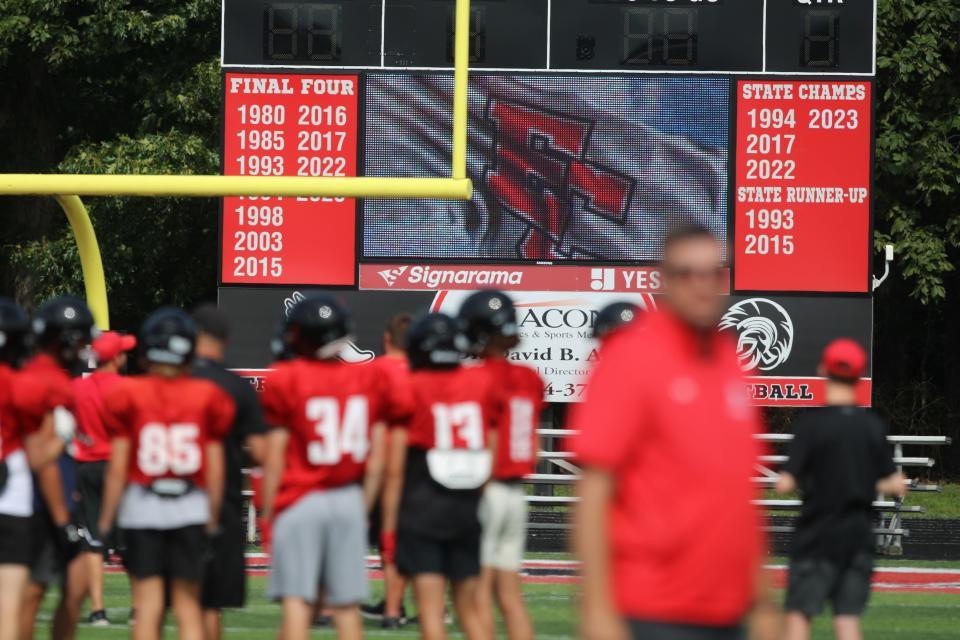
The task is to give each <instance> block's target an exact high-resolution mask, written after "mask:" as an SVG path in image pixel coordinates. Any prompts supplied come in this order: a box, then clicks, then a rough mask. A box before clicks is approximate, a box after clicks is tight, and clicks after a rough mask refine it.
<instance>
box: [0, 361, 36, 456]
mask: <svg viewBox="0 0 960 640" xmlns="http://www.w3.org/2000/svg"><path fill="white" fill-rule="evenodd" d="M16 378H17V372H16V371H14V370H13V369H12V368H11V367H10V366H8V365H7V364H3V363H0V460H4V459H6V457H7V456H8V455H10V454H11V453H13V452H14V451H19V450H20V449H22V448H23V438H24V436H26V434H25V433H23V431H22V429H21V427H20V423H19V421H18V420H17V416H16V411H15V410H14V405H13V397H14V390H13V389H14V384H15V380H16ZM35 426H39V425H35Z"/></svg>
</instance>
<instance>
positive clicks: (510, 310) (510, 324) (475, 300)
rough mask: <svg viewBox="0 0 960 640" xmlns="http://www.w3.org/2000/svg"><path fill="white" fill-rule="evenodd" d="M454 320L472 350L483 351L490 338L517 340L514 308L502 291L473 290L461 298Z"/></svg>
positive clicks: (518, 330) (517, 331)
mask: <svg viewBox="0 0 960 640" xmlns="http://www.w3.org/2000/svg"><path fill="white" fill-rule="evenodd" d="M457 320H458V321H459V323H460V328H461V330H462V331H463V334H464V335H465V336H466V338H467V341H468V342H469V343H470V349H471V350H472V351H473V352H474V353H479V352H480V351H483V349H484V348H485V347H486V346H487V344H488V343H489V342H490V339H491V338H494V337H503V338H511V339H515V340H517V339H519V333H520V327H519V326H518V325H517V309H516V307H514V306H513V300H511V299H510V297H509V296H508V295H507V294H505V293H503V292H502V291H495V290H493V289H490V290H487V291H478V292H476V293H474V294H473V295H471V296H470V297H468V298H467V299H466V300H464V301H463V304H462V305H461V306H460V312H459V313H458V314H457Z"/></svg>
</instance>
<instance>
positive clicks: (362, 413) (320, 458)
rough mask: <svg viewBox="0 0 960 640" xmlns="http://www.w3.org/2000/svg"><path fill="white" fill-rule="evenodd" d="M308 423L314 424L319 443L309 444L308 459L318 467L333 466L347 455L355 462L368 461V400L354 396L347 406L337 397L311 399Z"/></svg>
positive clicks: (308, 408) (349, 399)
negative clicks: (341, 409) (341, 405)
mask: <svg viewBox="0 0 960 640" xmlns="http://www.w3.org/2000/svg"><path fill="white" fill-rule="evenodd" d="M306 410H307V420H309V421H310V422H312V423H313V424H314V433H315V434H316V436H317V437H318V438H319V440H312V441H310V442H309V443H308V444H307V460H308V461H309V462H310V464H315V465H333V464H337V463H339V462H340V461H341V460H342V459H343V458H344V456H350V457H351V458H352V460H353V461H354V462H363V461H364V460H366V459H367V453H368V452H369V450H370V440H369V424H370V423H369V416H368V414H369V411H368V409H367V399H366V398H365V397H363V396H350V397H349V398H347V399H346V401H345V402H344V403H343V415H341V414H340V401H339V400H337V399H336V398H311V399H310V400H307V406H306Z"/></svg>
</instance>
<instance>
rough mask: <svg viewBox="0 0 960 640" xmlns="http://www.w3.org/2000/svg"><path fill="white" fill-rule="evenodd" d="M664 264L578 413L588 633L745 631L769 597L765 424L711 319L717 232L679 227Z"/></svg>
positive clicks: (717, 309)
mask: <svg viewBox="0 0 960 640" xmlns="http://www.w3.org/2000/svg"><path fill="white" fill-rule="evenodd" d="M661 269H662V274H663V283H664V287H663V289H664V295H663V302H662V304H661V307H662V309H661V310H660V311H655V312H649V313H647V314H644V315H643V316H642V317H641V318H640V319H638V320H637V321H636V322H635V323H634V324H633V325H631V326H630V327H627V328H624V329H622V330H621V331H619V332H618V333H617V335H614V336H612V337H611V338H610V340H609V341H608V342H607V343H606V344H605V345H604V353H603V358H601V359H600V361H599V363H598V365H597V368H596V370H595V371H594V372H593V375H592V377H591V378H590V382H589V387H588V393H587V400H586V402H585V403H584V404H583V405H582V406H580V407H579V410H578V411H577V412H576V415H575V418H574V426H575V428H577V429H579V430H580V435H579V437H578V438H577V440H576V444H575V452H576V455H577V458H578V460H579V462H580V464H581V465H582V466H583V477H582V480H581V481H580V485H579V494H580V496H581V501H580V504H579V506H578V507H577V511H576V516H575V546H576V550H577V554H578V555H579V557H580V560H581V561H582V563H583V567H582V571H583V620H582V622H583V637H585V638H591V639H592V638H597V639H599V638H603V639H605V640H606V639H609V638H616V639H618V640H619V639H625V638H629V637H633V638H644V639H654V640H679V639H683V640H697V639H699V638H704V639H707V638H709V639H712V640H726V639H730V640H735V639H736V640H739V639H741V638H744V637H745V631H744V627H743V625H744V622H745V620H746V618H747V616H748V614H749V613H750V612H751V610H752V609H753V608H754V607H755V606H756V605H757V604H758V602H759V601H760V600H761V599H763V598H765V596H764V594H763V593H761V590H760V589H758V584H759V578H760V575H761V561H762V558H763V552H764V540H763V536H762V534H761V529H760V524H761V523H760V512H759V510H758V509H757V507H755V506H754V505H753V504H752V503H751V500H752V499H753V498H754V497H756V496H755V490H754V487H753V485H752V481H751V476H752V475H753V468H754V465H755V463H756V461H757V456H758V454H759V452H760V449H759V447H758V445H757V444H756V442H755V439H754V438H753V435H754V434H755V433H758V432H759V431H760V430H761V423H760V419H759V416H758V413H757V411H756V410H755V409H754V408H753V407H752V406H751V404H750V401H749V399H748V395H747V389H746V386H745V384H744V379H743V375H742V373H741V371H740V367H739V364H738V360H737V356H736V349H735V345H734V344H733V343H732V342H731V341H729V340H728V339H727V338H725V337H723V336H721V335H720V334H719V333H718V332H717V330H716V325H717V320H718V319H719V317H720V314H721V310H722V308H723V295H722V294H723V292H724V280H725V278H726V277H727V276H726V271H725V270H724V268H723V263H722V254H721V246H720V244H719V242H718V241H717V240H716V239H715V238H714V236H713V235H712V234H711V233H710V232H709V231H708V230H707V229H704V228H702V227H699V226H683V227H679V228H678V229H677V230H675V231H674V232H673V233H671V234H670V236H669V237H668V238H667V240H666V242H665V244H664V258H663V263H662V265H661Z"/></svg>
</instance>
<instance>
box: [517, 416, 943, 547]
mask: <svg viewBox="0 0 960 640" xmlns="http://www.w3.org/2000/svg"><path fill="white" fill-rule="evenodd" d="M537 433H538V434H539V435H540V436H541V446H542V449H541V451H540V454H539V455H540V460H541V464H540V471H546V472H538V473H534V474H532V475H530V476H527V478H526V481H527V483H528V484H529V485H532V488H531V492H530V493H531V495H528V496H527V501H528V502H529V503H530V505H531V507H532V508H533V509H534V510H535V509H537V508H544V507H549V508H553V509H558V508H559V509H562V508H565V507H569V506H570V505H572V504H574V503H575V502H576V501H577V498H576V496H574V495H572V489H570V488H565V489H561V490H560V491H557V489H556V487H563V486H568V485H572V484H573V483H575V482H576V481H577V480H578V478H579V475H578V474H579V471H580V470H579V468H578V467H577V466H576V465H575V464H574V463H573V454H572V453H571V452H569V451H564V450H562V449H560V448H558V445H560V446H562V443H563V441H564V439H566V438H570V437H571V436H575V435H576V433H577V432H576V431H574V430H572V429H553V428H548V429H539V430H538V431H537ZM756 438H757V439H758V440H761V441H763V442H766V443H768V444H770V445H771V446H772V447H776V446H778V445H779V446H782V445H784V444H786V443H788V442H790V441H791V440H792V439H793V435H792V434H762V435H757V436H756ZM888 440H889V442H890V444H891V445H893V448H894V462H895V463H896V464H897V466H898V467H899V468H900V470H901V471H904V473H905V474H906V475H907V476H908V477H910V475H911V474H910V473H909V472H908V471H905V470H909V469H929V468H931V467H933V466H934V464H935V461H934V459H933V458H930V457H924V456H905V455H904V447H907V446H933V447H938V446H946V445H949V444H951V440H950V438H948V437H946V436H890V437H889V438H888ZM786 460H787V456H786V455H783V454H771V455H765V456H762V457H761V458H760V460H759V461H758V464H757V467H756V468H757V474H758V475H757V476H756V477H754V482H756V483H757V485H759V486H760V487H772V486H773V485H774V483H775V482H776V478H777V471H776V467H778V466H779V465H781V464H783V463H784V462H786ZM544 485H547V486H544ZM910 490H911V491H914V492H923V491H941V490H942V488H941V487H940V486H939V485H936V484H924V483H921V482H919V481H918V480H916V479H914V478H911V479H910ZM558 493H559V494H560V495H557V494H558ZM545 494H546V495H545ZM908 499H909V498H908ZM755 503H756V504H757V505H759V506H761V507H763V508H764V509H766V510H767V511H768V512H791V511H798V510H799V509H800V507H801V506H802V504H803V503H802V501H801V500H798V499H767V498H764V499H758V500H756V501H755ZM873 508H874V510H875V511H876V512H877V516H878V525H877V527H876V529H875V533H876V534H877V545H878V547H879V548H880V549H882V550H883V551H884V552H885V553H887V554H889V555H899V554H900V553H902V550H903V546H902V539H903V537H904V536H907V535H909V530H908V529H907V528H906V527H905V526H904V521H903V514H905V513H923V512H924V509H923V507H920V506H914V505H909V504H904V501H903V500H900V499H885V498H878V499H877V500H876V501H875V502H874V503H873ZM569 526H570V525H569V524H568V523H566V522H560V523H558V522H538V519H537V518H533V519H532V520H531V523H530V528H531V529H534V530H536V529H567V528H569ZM767 530H768V532H770V533H789V532H790V531H791V530H792V527H789V526H778V525H770V526H768V527H767Z"/></svg>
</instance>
